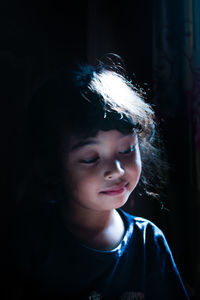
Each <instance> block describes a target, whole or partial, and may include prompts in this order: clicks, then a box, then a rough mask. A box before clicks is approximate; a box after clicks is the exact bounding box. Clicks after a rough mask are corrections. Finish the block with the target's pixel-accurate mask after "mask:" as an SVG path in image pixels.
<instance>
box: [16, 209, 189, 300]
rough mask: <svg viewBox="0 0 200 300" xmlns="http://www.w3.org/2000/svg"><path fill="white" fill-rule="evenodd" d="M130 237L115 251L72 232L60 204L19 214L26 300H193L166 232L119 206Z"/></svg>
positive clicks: (21, 278) (20, 260) (21, 281)
mask: <svg viewBox="0 0 200 300" xmlns="http://www.w3.org/2000/svg"><path fill="white" fill-rule="evenodd" d="M118 212H119V213H120V215H121V217H122V219H123V221H124V224H125V228H126V231H125V235H124V237H123V239H122V241H121V243H120V244H119V245H118V247H116V248H115V249H113V250H111V251H100V250H96V249H91V248H89V247H87V246H86V245H83V244H81V243H80V242H79V241H78V240H77V239H76V238H75V237H74V236H73V235H72V234H71V233H70V232H68V231H67V230H66V228H65V227H64V224H63V222H62V219H61V218H60V213H59V209H58V207H56V205H53V204H52V205H49V206H48V207H46V206H44V207H43V208H42V209H41V210H40V213H37V214H34V211H30V212H28V211H27V212H25V213H24V214H23V216H21V215H20V217H18V224H19V225H18V228H17V243H16V245H17V251H16V253H17V279H18V282H17V285H18V290H20V288H21V290H20V292H18V293H19V294H20V297H21V298H20V299H25V298H26V299H33V298H34V299H36V298H37V297H38V296H43V299H90V300H91V299H96V300H97V299H153V300H156V299H159V300H160V299H163V300H164V299H170V300H171V299H172V300H173V299H176V300H177V299H181V300H184V299H189V298H188V296H187V293H186V291H185V288H184V286H183V283H182V280H181V278H180V275H179V272H178V270H177V267H176V265H175V262H174V260H173V257H172V254H171V251H170V249H169V246H168V244H167V241H166V239H165V237H164V235H163V233H162V231H161V230H160V229H159V228H158V227H157V226H156V225H154V224H153V223H152V222H150V221H148V220H146V219H143V218H140V217H135V216H132V215H130V214H127V213H125V212H124V211H123V210H121V209H119V210H118Z"/></svg>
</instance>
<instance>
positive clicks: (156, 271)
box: [145, 225, 189, 300]
mask: <svg viewBox="0 0 200 300" xmlns="http://www.w3.org/2000/svg"><path fill="white" fill-rule="evenodd" d="M146 261H147V264H146V293H145V294H146V299H148V300H149V299H150V300H151V299H153V300H160V299H162V300H179V299H180V300H188V299H189V297H188V294H187V292H186V289H185V287H184V284H183V282H182V279H181V276H180V274H179V271H178V269H177V266H176V264H175V262H174V259H173V256H172V253H171V250H170V248H169V245H168V243H167V241H166V238H165V236H164V234H163V233H162V231H161V230H160V229H159V228H157V227H156V226H155V225H151V226H149V227H147V228H146Z"/></svg>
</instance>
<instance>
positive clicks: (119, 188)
mask: <svg viewBox="0 0 200 300" xmlns="http://www.w3.org/2000/svg"><path fill="white" fill-rule="evenodd" d="M127 185H128V183H127V182H126V183H122V184H119V185H114V186H112V187H110V188H109V189H106V190H104V191H102V192H101V194H105V195H119V194H122V193H123V192H124V191H125V189H126V187H127Z"/></svg>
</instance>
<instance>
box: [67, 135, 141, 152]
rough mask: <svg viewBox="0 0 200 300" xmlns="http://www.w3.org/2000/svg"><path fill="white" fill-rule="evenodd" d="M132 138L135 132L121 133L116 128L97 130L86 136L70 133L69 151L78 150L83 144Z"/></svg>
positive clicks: (114, 141)
mask: <svg viewBox="0 0 200 300" xmlns="http://www.w3.org/2000/svg"><path fill="white" fill-rule="evenodd" d="M128 138H132V139H135V138H136V135H135V133H131V134H123V133H121V132H120V131H118V130H108V131H102V130H100V131H98V132H97V134H96V135H95V136H93V137H88V138H78V137H76V136H74V135H71V136H70V138H69V151H70V152H73V151H78V150H79V149H82V148H83V147H85V146H89V145H99V144H105V143H107V142H108V143H112V142H113V143H116V142H118V141H119V142H120V141H123V140H125V139H128Z"/></svg>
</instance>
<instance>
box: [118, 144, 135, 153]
mask: <svg viewBox="0 0 200 300" xmlns="http://www.w3.org/2000/svg"><path fill="white" fill-rule="evenodd" d="M135 147H136V146H135V145H131V146H130V147H128V148H127V149H125V150H124V151H119V153H120V154H129V153H132V152H134V151H135ZM125 152H128V153H125Z"/></svg>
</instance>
